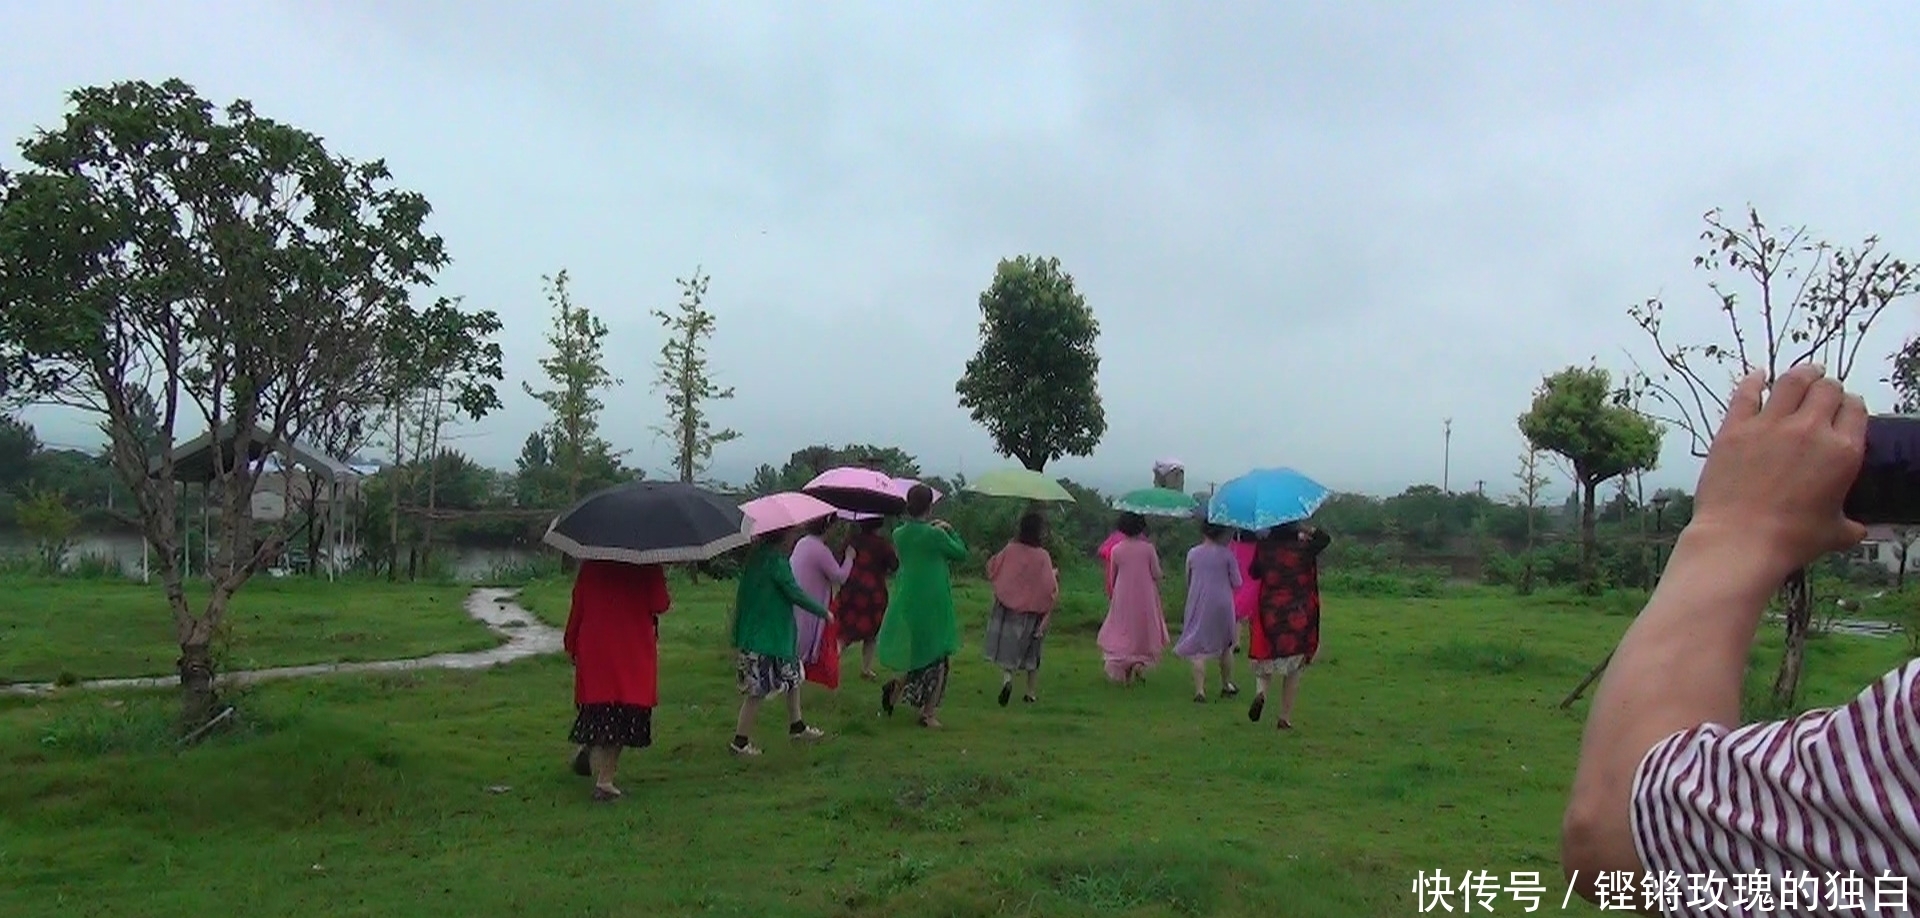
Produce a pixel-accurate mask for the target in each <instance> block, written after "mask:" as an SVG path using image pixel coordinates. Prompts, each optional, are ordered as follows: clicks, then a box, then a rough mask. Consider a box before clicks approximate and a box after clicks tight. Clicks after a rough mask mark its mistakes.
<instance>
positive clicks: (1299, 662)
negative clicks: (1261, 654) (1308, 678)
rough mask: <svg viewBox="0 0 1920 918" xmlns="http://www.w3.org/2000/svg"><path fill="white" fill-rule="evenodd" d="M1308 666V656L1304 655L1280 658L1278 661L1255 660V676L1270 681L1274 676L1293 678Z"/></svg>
mask: <svg viewBox="0 0 1920 918" xmlns="http://www.w3.org/2000/svg"><path fill="white" fill-rule="evenodd" d="M1306 666H1307V655H1306V654H1304V653H1302V654H1295V655H1293V656H1291V657H1280V658H1279V659H1276V660H1254V661H1253V674H1254V675H1256V676H1264V677H1266V678H1268V679H1271V678H1273V677H1274V676H1279V677H1281V678H1283V679H1284V678H1286V677H1287V676H1291V675H1293V674H1294V673H1297V672H1299V671H1301V670H1302V669H1305V668H1306Z"/></svg>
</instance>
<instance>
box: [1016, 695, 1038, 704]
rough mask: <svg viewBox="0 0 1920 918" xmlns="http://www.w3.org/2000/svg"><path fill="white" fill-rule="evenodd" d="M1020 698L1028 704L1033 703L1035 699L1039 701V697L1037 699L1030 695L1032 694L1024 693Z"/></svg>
mask: <svg viewBox="0 0 1920 918" xmlns="http://www.w3.org/2000/svg"><path fill="white" fill-rule="evenodd" d="M1020 700H1021V701H1024V702H1026V703H1028V704H1032V703H1034V702H1036V701H1039V700H1040V699H1038V698H1035V697H1034V696H1032V695H1026V696H1022V697H1021V699H1020Z"/></svg>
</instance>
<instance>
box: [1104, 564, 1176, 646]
mask: <svg viewBox="0 0 1920 918" xmlns="http://www.w3.org/2000/svg"><path fill="white" fill-rule="evenodd" d="M1107 561H1108V563H1109V564H1111V565H1112V566H1113V574H1112V576H1110V577H1109V578H1108V580H1107V588H1108V592H1109V593H1110V594H1111V595H1112V597H1113V598H1112V599H1111V600H1109V601H1108V603H1107V620H1106V622H1104V623H1103V624H1101V626H1100V650H1101V652H1102V653H1103V654H1104V655H1105V657H1106V669H1107V678H1109V679H1112V680H1114V681H1116V682H1118V681H1121V680H1124V679H1126V677H1127V670H1128V669H1129V668H1131V667H1132V666H1134V665H1135V664H1140V665H1143V666H1153V665H1155V664H1157V663H1159V662H1160V655H1161V653H1163V652H1164V651H1165V650H1166V649H1167V644H1168V642H1169V640H1170V637H1169V635H1168V634H1167V615H1166V612H1165V611H1164V610H1163V609H1162V607H1161V605H1160V552H1159V550H1158V549H1155V548H1154V547H1153V543H1152V542H1149V541H1147V540H1146V539H1122V540H1121V541H1120V544H1118V545H1115V546H1114V547H1113V551H1112V552H1110V553H1109V554H1108V558H1107Z"/></svg>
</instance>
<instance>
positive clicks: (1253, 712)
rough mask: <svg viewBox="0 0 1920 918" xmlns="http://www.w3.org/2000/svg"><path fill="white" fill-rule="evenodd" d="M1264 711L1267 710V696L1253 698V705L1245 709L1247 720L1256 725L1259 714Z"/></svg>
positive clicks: (1258, 720)
mask: <svg viewBox="0 0 1920 918" xmlns="http://www.w3.org/2000/svg"><path fill="white" fill-rule="evenodd" d="M1266 709H1267V696H1265V695H1255V696H1253V704H1251V705H1249V706H1248V707H1247V719H1248V720H1250V721H1253V722H1254V723H1256V724H1257V723H1259V722H1260V712H1262V711H1265V710H1266Z"/></svg>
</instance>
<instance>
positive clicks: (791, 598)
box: [733, 543, 827, 660]
mask: <svg viewBox="0 0 1920 918" xmlns="http://www.w3.org/2000/svg"><path fill="white" fill-rule="evenodd" d="M794 606H799V607H801V608H803V609H806V610H807V611H809V612H812V613H813V614H815V615H818V616H820V617H821V618H826V617H827V607H826V606H823V605H821V604H820V603H819V601H818V600H815V599H814V598H813V597H811V596H808V595H807V593H806V591H805V590H802V589H800V584H799V583H798V582H796V581H795V580H794V579H793V565H792V564H791V562H789V561H788V559H787V555H786V553H785V552H782V551H780V550H779V549H777V548H775V547H774V546H772V545H767V544H765V543H760V544H756V545H754V546H753V549H752V551H750V552H748V554H747V561H746V564H745V565H744V566H743V567H742V568H741V569H740V588H739V591H738V592H737V593H735V594H734V598H733V646H734V649H736V650H747V651H752V652H754V653H758V654H764V655H766V656H769V657H776V658H778V659H782V660H793V659H797V658H798V654H797V653H796V652H795V650H794V646H793V645H794V641H795V640H797V639H798V637H799V634H798V629H796V628H795V627H794V624H793V607H794Z"/></svg>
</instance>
